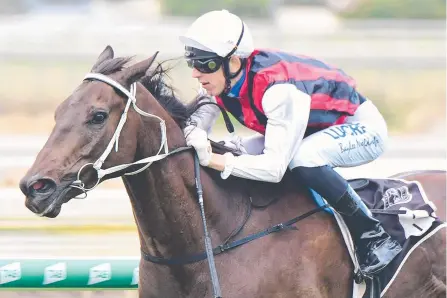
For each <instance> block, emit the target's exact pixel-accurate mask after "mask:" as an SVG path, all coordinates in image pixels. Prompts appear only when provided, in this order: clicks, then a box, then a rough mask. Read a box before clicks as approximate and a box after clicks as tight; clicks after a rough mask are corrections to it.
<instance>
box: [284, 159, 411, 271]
mask: <svg viewBox="0 0 447 298" xmlns="http://www.w3.org/2000/svg"><path fill="white" fill-rule="evenodd" d="M292 173H293V174H294V175H295V176H296V177H297V178H298V179H299V180H300V182H303V183H304V184H305V185H307V186H308V187H310V188H312V189H313V190H314V191H316V192H317V193H318V194H319V195H321V196H322V197H323V198H325V199H326V201H327V202H328V203H329V204H330V205H331V206H332V207H333V208H334V209H335V210H336V211H337V212H338V213H340V214H342V216H343V218H344V220H345V222H346V225H347V226H348V228H349V230H350V232H351V235H352V236H353V238H354V239H353V240H354V244H355V246H356V249H357V255H358V258H359V263H360V269H361V271H362V273H363V275H365V276H369V277H371V276H372V275H374V274H376V273H378V272H380V271H381V270H382V269H383V268H385V267H386V266H387V265H388V264H389V263H390V262H391V261H392V260H393V259H394V258H395V257H396V256H397V255H398V254H399V252H401V250H402V247H401V245H400V244H399V242H397V241H396V240H393V239H392V238H391V236H390V235H389V234H388V233H387V232H386V231H385V230H384V229H383V226H382V224H381V223H380V222H379V221H378V220H377V219H375V218H374V217H373V215H372V213H371V211H370V210H369V209H368V207H367V206H366V205H365V203H363V201H362V199H361V198H360V197H359V195H358V194H357V193H356V192H355V191H354V190H353V189H352V187H351V186H350V185H349V184H348V182H347V181H346V180H345V179H344V178H343V177H341V176H340V175H339V174H338V173H337V172H336V171H335V170H334V169H332V168H331V167H329V166H322V167H296V168H294V169H292Z"/></svg>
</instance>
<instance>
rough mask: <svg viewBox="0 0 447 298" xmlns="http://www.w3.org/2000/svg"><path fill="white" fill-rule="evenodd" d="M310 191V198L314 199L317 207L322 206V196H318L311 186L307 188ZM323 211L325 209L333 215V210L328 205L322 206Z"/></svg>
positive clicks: (323, 203)
mask: <svg viewBox="0 0 447 298" xmlns="http://www.w3.org/2000/svg"><path fill="white" fill-rule="evenodd" d="M309 190H310V193H311V195H312V198H313V199H314V201H315V203H316V204H317V206H318V207H321V206H324V205H325V204H326V203H325V202H324V201H323V197H322V196H320V195H319V194H318V193H317V192H316V191H315V190H313V189H312V188H309ZM324 211H326V212H327V213H329V214H332V215H334V211H333V210H332V209H330V208H328V207H326V208H324Z"/></svg>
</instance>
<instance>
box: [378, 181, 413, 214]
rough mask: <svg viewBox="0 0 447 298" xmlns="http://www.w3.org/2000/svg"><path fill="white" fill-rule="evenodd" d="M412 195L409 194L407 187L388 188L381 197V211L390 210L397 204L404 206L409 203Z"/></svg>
mask: <svg viewBox="0 0 447 298" xmlns="http://www.w3.org/2000/svg"><path fill="white" fill-rule="evenodd" d="M412 198H413V195H412V194H411V193H410V191H409V189H408V187H407V186H401V187H399V188H389V189H387V190H386V191H385V193H384V194H383V197H382V201H383V204H384V206H383V209H388V208H391V207H392V206H394V205H397V204H405V203H408V202H410V201H411V199H412Z"/></svg>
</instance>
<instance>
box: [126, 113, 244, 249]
mask: <svg viewBox="0 0 447 298" xmlns="http://www.w3.org/2000/svg"><path fill="white" fill-rule="evenodd" d="M160 116H161V115H160ZM163 116H164V117H163V118H164V119H165V120H166V126H167V135H168V144H169V149H170V151H171V150H173V149H174V148H176V147H181V146H186V144H185V139H184V137H183V133H182V131H181V129H180V128H179V127H178V126H177V125H176V124H175V122H174V121H173V120H172V119H169V118H168V117H166V115H163ZM145 127H147V125H141V128H140V132H139V135H138V149H137V154H136V158H137V159H140V158H144V157H147V156H150V155H152V154H153V152H154V147H156V146H157V148H158V145H159V144H158V142H160V135H159V131H158V130H155V131H154V130H149V129H145ZM123 180H124V183H125V186H126V189H127V192H128V194H129V196H130V198H131V202H132V206H133V210H134V215H135V219H136V222H137V225H138V228H139V233H140V238H141V239H140V240H141V241H140V242H141V245H142V248H143V249H144V250H146V251H147V252H149V253H151V254H154V255H158V256H164V257H169V256H179V255H184V254H185V253H188V252H189V253H197V252H198V251H203V225H202V222H201V217H200V209H199V205H198V201H197V193H196V187H195V184H194V183H195V176H194V160H193V154H192V151H189V152H183V153H179V154H177V155H172V156H169V157H167V158H165V159H163V160H161V161H157V162H155V163H153V164H152V165H151V166H150V167H149V168H148V169H147V170H145V171H144V172H142V173H140V174H137V175H133V176H127V177H126V178H124V179H123ZM202 180H203V182H204V201H205V209H206V213H207V219H208V228H209V230H210V232H211V234H212V238H213V240H215V241H221V240H222V239H223V238H225V237H227V236H228V235H229V234H230V233H231V229H234V220H233V217H232V216H231V215H234V214H236V215H237V214H239V213H240V212H238V209H240V206H237V205H231V204H228V201H226V200H224V199H225V198H223V197H222V196H225V195H226V193H225V191H224V190H223V189H221V188H219V187H218V186H216V184H215V183H213V181H211V179H210V177H209V176H208V175H207V174H206V172H205V171H203V170H202Z"/></svg>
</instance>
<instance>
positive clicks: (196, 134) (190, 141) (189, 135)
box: [183, 125, 212, 167]
mask: <svg viewBox="0 0 447 298" xmlns="http://www.w3.org/2000/svg"><path fill="white" fill-rule="evenodd" d="M183 133H184V135H185V138H186V144H187V145H188V146H192V147H194V149H195V150H196V152H197V156H198V157H199V162H200V164H201V165H202V166H205V167H206V166H208V165H209V163H210V160H211V153H212V151H211V144H210V142H209V141H208V134H207V133H206V131H204V130H203V129H201V128H198V127H196V126H194V125H189V126H187V127H186V128H185V129H183Z"/></svg>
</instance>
